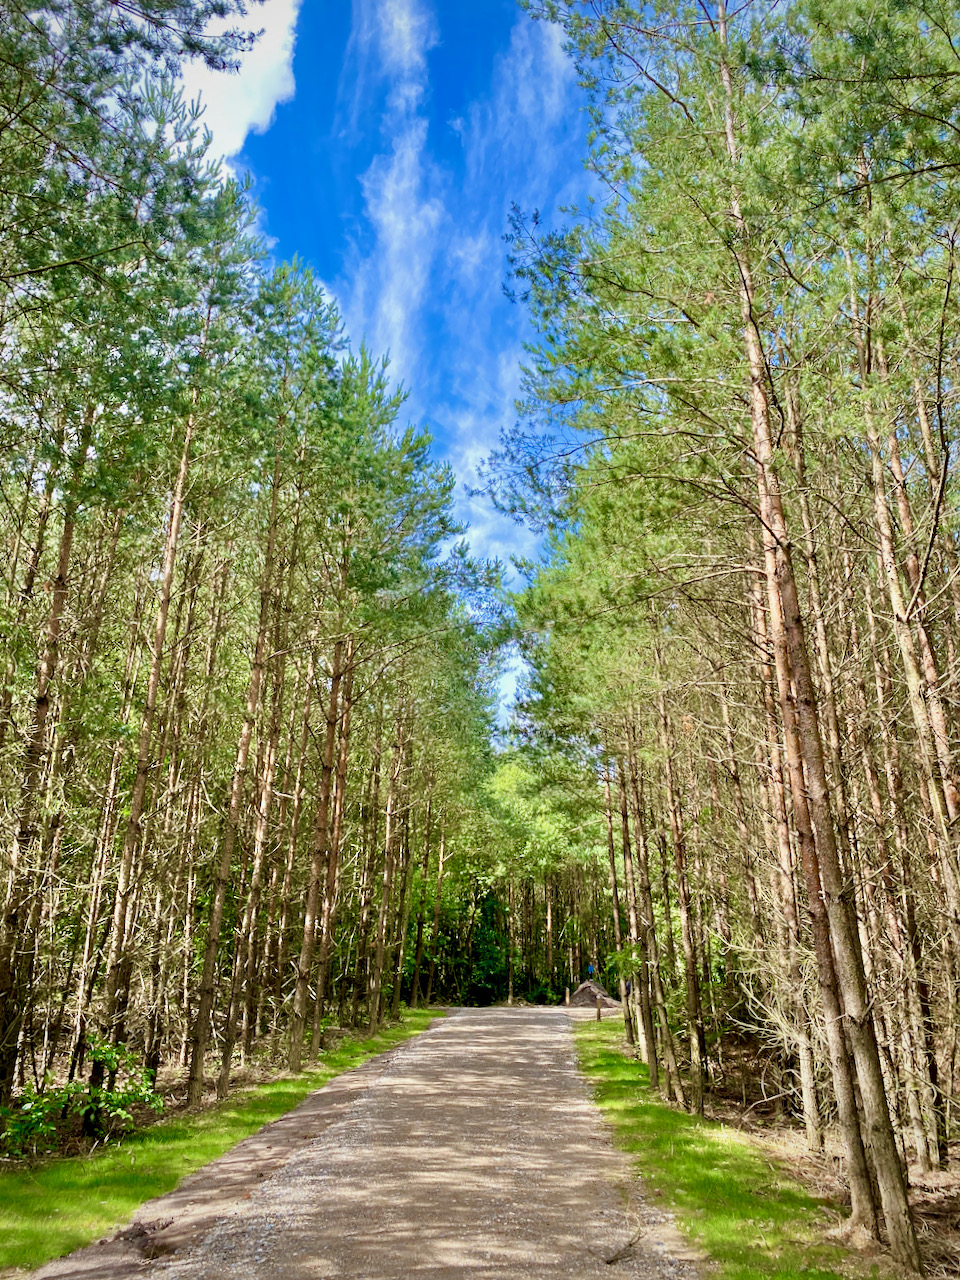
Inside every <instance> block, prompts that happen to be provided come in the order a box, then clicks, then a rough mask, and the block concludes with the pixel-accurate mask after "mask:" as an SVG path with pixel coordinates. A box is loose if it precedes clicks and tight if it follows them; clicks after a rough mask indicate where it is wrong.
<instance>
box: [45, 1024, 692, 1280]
mask: <svg viewBox="0 0 960 1280" xmlns="http://www.w3.org/2000/svg"><path fill="white" fill-rule="evenodd" d="M382 1061H383V1067H382V1069H381V1070H379V1071H377V1072H367V1073H366V1074H365V1075H364V1076H361V1073H362V1072H363V1069H362V1068H361V1069H360V1071H359V1072H356V1073H350V1074H351V1075H354V1076H356V1077H358V1079H357V1080H356V1081H355V1082H354V1083H355V1085H360V1086H361V1087H354V1088H353V1090H352V1092H351V1093H347V1094H344V1105H343V1106H342V1107H341V1108H340V1110H339V1111H338V1112H337V1114H336V1115H335V1117H334V1118H333V1119H332V1122H330V1123H329V1124H328V1125H327V1126H326V1128H324V1129H323V1131H322V1132H321V1133H320V1134H319V1136H318V1137H315V1138H313V1139H312V1141H309V1142H307V1143H306V1144H303V1145H301V1146H300V1147H299V1149H297V1150H294V1152H293V1154H292V1155H291V1156H290V1158H289V1159H287V1160H286V1162H285V1163H283V1164H282V1165H280V1166H279V1167H274V1168H273V1169H272V1171H271V1172H269V1173H268V1174H267V1176H265V1177H263V1178H262V1179H260V1180H259V1181H258V1180H256V1176H255V1175H254V1176H253V1177H252V1178H251V1180H250V1186H249V1190H247V1191H245V1192H243V1193H242V1199H240V1200H239V1201H237V1202H236V1204H235V1207H234V1208H233V1209H232V1211H230V1212H228V1213H226V1214H225V1215H223V1216H221V1217H220V1218H219V1219H217V1220H216V1221H215V1223H214V1225H213V1226H212V1227H211V1228H210V1229H208V1230H205V1231H204V1233H203V1235H202V1237H200V1238H198V1239H194V1240H193V1241H192V1242H190V1243H187V1244H186V1245H185V1247H184V1248H182V1249H178V1250H177V1252H176V1253H175V1254H173V1255H172V1256H169V1257H160V1258H156V1259H155V1260H154V1261H144V1260H141V1261H140V1262H139V1265H138V1267H137V1274H138V1275H141V1276H147V1277H149V1280H248V1278H249V1277H257V1280H318V1278H319V1277H338V1278H340V1277H342V1278H344V1280H346V1278H349V1280H361V1278H362V1280H400V1277H408V1276H411V1277H416V1278H417V1280H454V1278H460V1277H464V1278H466V1277H469V1278H470V1280H505V1278H507V1277H510V1278H511V1280H514V1278H515V1280H573V1278H574V1277H575V1278H576V1280H593V1278H597V1280H599V1277H606V1278H608V1280H609V1278H611V1277H616V1276H620V1277H637V1278H638V1280H666V1278H667V1277H669V1278H670V1280H697V1278H698V1277H699V1276H700V1274H701V1273H702V1272H703V1270H704V1267H703V1263H702V1261H701V1260H700V1259H699V1258H698V1257H697V1255H696V1254H695V1252H694V1251H693V1250H691V1249H690V1247H689V1246H688V1245H687V1244H686V1243H685V1242H684V1241H683V1239H682V1238H681V1237H680V1235H679V1234H678V1233H677V1231H676V1230H675V1229H674V1227H673V1225H672V1222H671V1219H670V1215H669V1214H668V1213H666V1212H664V1211H663V1210H662V1209H660V1208H657V1207H655V1206H652V1205H650V1204H648V1203H647V1202H646V1201H645V1200H644V1198H643V1195H642V1192H641V1189H640V1186H639V1183H638V1182H637V1180H636V1179H635V1178H634V1177H633V1176H632V1175H631V1172H630V1169H629V1165H628V1162H627V1160H626V1158H625V1157H624V1156H623V1155H622V1154H621V1153H620V1152H618V1151H616V1150H615V1149H614V1147H613V1144H612V1142H611V1139H610V1133H609V1130H608V1128H607V1126H606V1124H605V1123H604V1121H603V1119H602V1117H601V1115H600V1112H599V1110H598V1108H597V1107H596V1105H595V1104H594V1103H593V1102H592V1100H591V1098H590V1096H589V1093H588V1090H587V1087H586V1085H585V1083H584V1081H583V1080H582V1078H581V1077H580V1076H579V1074H578V1072H577V1069H576V1060H575V1056H574V1049H573V1042H572V1036H571V1033H570V1020H569V1018H568V1016H567V1015H566V1014H565V1013H564V1012H563V1010H555V1009H540V1008H530V1007H521V1008H498V1009H484V1010H480V1009H465V1010H460V1011H459V1012H457V1013H456V1014H454V1015H453V1016H452V1017H449V1018H446V1019H444V1020H442V1021H440V1022H437V1023H434V1025H433V1026H432V1027H431V1028H430V1029H429V1030H428V1031H426V1032H425V1033H424V1034H423V1035H421V1036H418V1037H417V1038H416V1039H414V1040H410V1041H408V1042H407V1043H405V1044H404V1045H402V1046H401V1047H400V1048H399V1049H397V1050H394V1051H393V1052H392V1053H391V1054H389V1055H387V1056H386V1057H385V1059H384V1060H382ZM368 1065H369V1064H368ZM336 1084H337V1082H336V1081H335V1082H332V1085H328V1086H327V1088H328V1089H330V1088H332V1087H333V1086H335V1085H336ZM343 1087H344V1086H341V1089H343ZM324 1092H325V1091H324V1090H321V1091H320V1095H322V1094H323V1093H324ZM320 1095H317V1097H320ZM201 1172H202V1171H201ZM195 1177H196V1175H195ZM155 1203H160V1202H155ZM84 1252H87V1251H84ZM76 1256H77V1257H78V1258H79V1257H80V1256H81V1255H76ZM45 1270H46V1269H45ZM49 1274H51V1275H54V1274H56V1275H58V1276H63V1277H67V1276H70V1275H76V1276H78V1277H79V1276H81V1275H82V1276H91V1277H93V1276H96V1277H97V1280H100V1277H103V1278H104V1280H113V1273H111V1272H109V1271H105V1270H100V1269H98V1270H96V1271H93V1270H88V1269H83V1270H79V1269H78V1270H76V1271H75V1272H72V1271H71V1270H70V1269H69V1267H67V1268H66V1269H63V1263H61V1264H60V1265H59V1269H57V1270H56V1271H55V1272H54V1271H52V1270H51V1272H50V1273H49ZM117 1274H118V1275H119V1274H120V1273H119V1272H118V1273H117ZM123 1274H127V1273H126V1272H124V1273H123Z"/></svg>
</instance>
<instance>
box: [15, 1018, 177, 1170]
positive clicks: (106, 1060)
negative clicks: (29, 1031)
mask: <svg viewBox="0 0 960 1280" xmlns="http://www.w3.org/2000/svg"><path fill="white" fill-rule="evenodd" d="M88 1056H89V1058H90V1061H91V1062H94V1063H98V1064H100V1065H101V1066H102V1067H103V1068H104V1070H105V1071H106V1072H107V1074H108V1081H109V1083H108V1084H107V1086H106V1087H104V1086H102V1085H96V1084H87V1083H85V1082H83V1081H81V1080H72V1081H70V1083H68V1084H64V1085H60V1086H56V1085H54V1084H53V1083H52V1082H51V1081H47V1082H46V1083H45V1086H44V1088H43V1089H39V1090H38V1089H37V1088H35V1086H34V1085H33V1084H28V1085H27V1086H26V1088H25V1089H24V1090H23V1092H22V1093H21V1094H20V1095H19V1096H18V1097H16V1098H14V1099H13V1100H12V1103H11V1105H10V1106H7V1107H0V1152H2V1154H3V1155H5V1156H10V1157H13V1158H14V1159H23V1158H25V1157H28V1156H29V1157H37V1156H39V1155H42V1154H44V1153H45V1152H49V1151H53V1150H55V1149H56V1147H57V1144H58V1141H59V1139H60V1137H61V1136H62V1133H63V1131H64V1129H65V1128H69V1126H70V1124H71V1122H72V1121H76V1120H79V1121H81V1122H82V1123H83V1126H84V1130H85V1131H86V1132H87V1133H91V1134H95V1135H96V1137H97V1138H98V1139H102V1140H107V1141H110V1140H116V1141H119V1140H121V1139H122V1138H123V1137H124V1136H125V1135H127V1134H129V1133H131V1132H133V1130H134V1128H135V1127H136V1118H135V1114H134V1110H133V1108H135V1107H148V1108H150V1109H151V1110H153V1111H161V1110H162V1109H163V1099H162V1098H161V1097H160V1095H159V1094H158V1093H157V1092H156V1091H155V1090H154V1088H153V1083H152V1080H151V1077H150V1073H149V1072H148V1071H147V1070H146V1069H145V1068H144V1067H143V1066H142V1065H141V1064H140V1062H139V1061H138V1059H137V1056H136V1054H134V1053H133V1052H132V1050H130V1049H128V1048H127V1047H126V1046H125V1045H115V1044H109V1043H107V1042H106V1041H104V1040H101V1039H99V1038H96V1037H94V1038H92V1039H91V1042H90V1045H89V1050H88Z"/></svg>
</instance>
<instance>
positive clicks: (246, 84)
mask: <svg viewBox="0 0 960 1280" xmlns="http://www.w3.org/2000/svg"><path fill="white" fill-rule="evenodd" d="M299 10H300V0H265V3H264V4H263V6H262V7H258V8H256V9H255V10H254V14H253V16H254V18H255V19H256V20H257V22H258V23H260V24H261V25H262V26H263V35H262V36H261V37H260V39H259V40H258V41H257V43H256V45H255V46H254V48H253V49H251V51H250V52H249V53H248V54H246V55H245V56H244V59H243V65H242V66H241V68H240V70H239V71H238V72H235V73H233V74H227V73H225V72H222V71H219V72H217V71H210V70H208V69H207V68H206V67H205V66H203V64H202V63H190V64H188V65H187V66H186V67H185V69H184V73H183V90H184V96H185V97H186V98H187V100H188V101H193V100H194V99H196V98H198V97H199V98H200V100H201V101H202V102H203V104H204V114H203V123H204V124H205V125H206V126H207V128H208V129H209V130H210V132H211V133H212V135H213V143H212V146H211V153H212V154H213V155H214V156H223V157H224V158H229V157H230V156H235V155H237V153H238V152H239V151H241V150H242V148H243V144H244V142H245V141H246V137H247V134H248V133H250V131H251V130H252V131H253V132H255V133H263V132H264V131H265V130H266V129H268V128H269V127H270V123H271V121H272V120H273V117H274V113H275V112H276V109H277V106H278V105H279V104H280V103H281V102H289V101H290V99H291V98H292V97H293V95H294V91H295V89H296V85H295V84H294V79H293V49H294V44H295V41H296V26H297V16H298V14H299Z"/></svg>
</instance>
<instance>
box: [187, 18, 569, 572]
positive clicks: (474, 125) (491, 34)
mask: <svg viewBox="0 0 960 1280" xmlns="http://www.w3.org/2000/svg"><path fill="white" fill-rule="evenodd" d="M250 21H251V25H254V24H255V25H257V26H261V25H262V26H263V27H264V29H265V32H264V36H263V38H262V39H261V41H260V43H259V45H258V47H257V48H256V49H255V50H254V51H253V52H252V53H250V54H248V55H247V58H246V60H245V62H244V65H243V68H242V69H241V71H240V73H239V74H238V75H233V76H223V75H220V76H216V75H213V74H212V73H208V72H206V71H205V70H204V69H203V68H195V67H191V68H189V69H188V71H187V74H186V76H185V80H186V87H187V91H188V93H189V94H190V96H195V95H198V94H199V95H200V96H201V98H202V100H203V101H204V102H205V104H206V114H205V119H206V120H207V123H208V125H209V127H210V129H211V131H212V133H213V147H214V151H215V152H217V153H219V154H223V155H224V156H226V157H228V158H229V163H230V165H231V167H232V168H233V169H234V170H235V171H237V172H244V171H249V173H250V174H251V176H252V178H253V181H254V187H255V190H256V193H257V197H258V200H259V202H260V204H261V206H262V210H263V214H262V227H263V230H264V232H265V233H266V235H267V236H268V237H270V240H271V242H272V244H273V252H274V253H275V255H276V256H277V258H278V259H284V258H291V257H293V256H294V255H298V256H299V257H300V258H302V259H303V260H305V261H306V262H307V263H309V264H310V265H311V266H312V267H313V268H314V270H315V271H316V273H317V275H318V276H319V277H320V279H321V280H323V282H324V284H325V285H326V287H327V289H328V291H329V292H330V293H331V294H332V295H333V296H334V297H336V299H337V301H338V303H339V305H340V308H341V311H342V313H343V315H344V319H345V321H346V326H347V331H348V333H349V336H350V338H351V341H352V342H353V344H354V345H355V346H356V345H358V344H359V342H360V341H361V340H363V339H365V340H366V342H367V344H368V345H369V346H370V348H371V349H372V350H373V351H374V352H375V353H377V354H382V353H383V352H386V351H389V353H390V357H391V372H392V374H393V376H394V377H395V378H396V380H397V381H398V382H402V383H403V384H404V386H405V387H406V388H407V389H408V391H409V400H408V401H407V405H406V414H407V416H408V417H409V419H410V420H411V421H413V422H415V423H417V424H423V425H426V426H427V427H428V428H429V429H430V431H431V434H432V435H433V436H434V438H435V441H436V443H435V452H436V454H437V456H439V457H441V458H444V459H446V460H448V461H449V462H450V463H451V464H452V466H453V468H454V470H455V472H456V474H457V477H458V480H459V482H460V488H459V497H458V505H459V514H460V516H461V517H462V518H463V519H464V520H466V521H468V522H469V524H470V534H469V537H470V542H471V545H472V546H473V548H474V550H475V552H476V553H477V554H480V555H485V556H499V557H500V558H501V559H504V560H507V559H508V558H509V556H510V555H511V554H522V555H528V554H531V552H533V551H534V549H535V544H534V541H533V539H532V538H531V536H530V535H529V534H528V533H527V532H526V531H525V530H523V529H519V528H518V527H517V526H516V525H514V524H513V522H512V521H510V520H507V519H504V518H503V517H500V516H498V515H497V514H496V512H494V511H493V509H492V507H491V505H490V504H489V502H488V501H487V500H485V499H482V498H471V497H469V496H468V494H467V492H466V489H467V487H469V486H471V485H472V484H474V483H475V482H476V478H477V477H476V467H477V464H478V463H479V462H480V460H481V459H482V458H483V457H484V456H485V455H486V454H487V453H489V451H490V449H491V448H493V447H494V446H495V444H496V441H497V436H498V432H499V430H500V427H501V426H502V425H504V424H506V423H510V422H512V421H513V419H514V417H515V413H514V409H513V401H514V399H515V397H516V395H517V392H518V387H519V379H520V363H521V360H522V354H523V353H522V343H523V341H524V339H525V338H528V337H529V336H530V327H529V320H528V317H527V315H526V313H525V311H524V309H523V307H522V306H516V305H514V304H512V303H510V302H509V301H508V300H507V299H506V298H505V297H504V295H503V289H502V285H503V283H504V281H505V279H506V270H507V268H506V246H505V244H504V243H503V235H504V232H505V231H506V230H507V225H508V217H509V211H510V206H511V204H512V203H516V204H518V205H520V206H521V207H522V208H524V209H525V210H527V211H532V210H533V209H539V210H540V211H541V213H542V214H544V215H545V216H546V218H547V220H548V221H551V220H562V215H561V214H559V213H558V210H559V208H560V206H563V205H570V204H578V203H583V202H584V201H585V199H586V194H587V191H588V178H587V176H586V174H585V171H584V167H583V160H582V158H583V155H584V153H585V149H586V133H587V129H588V120H587V117H586V114H585V112H584V111H583V105H584V96H583V94H582V92H581V90H580V89H579V88H578V86H577V83H576V76H575V74H574V71H573V68H572V66H571V64H570V62H569V60H568V58H567V57H566V55H565V54H564V53H563V51H562V49H561V45H560V37H559V33H558V32H557V30H556V29H555V28H553V27H552V26H550V25H548V24H545V23H539V22H534V21H533V20H532V19H531V18H530V17H528V16H527V15H526V14H525V13H524V12H523V11H522V10H521V9H520V8H519V6H518V5H517V4H516V3H515V0H352V3H350V2H348V0H302V3H298V0H267V2H266V3H265V4H264V5H263V6H254V7H253V11H252V13H251V15H250Z"/></svg>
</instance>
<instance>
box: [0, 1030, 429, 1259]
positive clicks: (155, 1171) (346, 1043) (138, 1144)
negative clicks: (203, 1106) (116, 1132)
mask: <svg viewBox="0 0 960 1280" xmlns="http://www.w3.org/2000/svg"><path fill="white" fill-rule="evenodd" d="M435 1017H437V1014H436V1012H430V1011H427V1010H422V1009H418V1010H410V1011H408V1012H407V1013H406V1014H405V1015H404V1018H403V1022H402V1023H401V1024H399V1025H395V1026H390V1027H385V1028H384V1029H383V1030H382V1031H380V1032H379V1033H378V1034H377V1035H375V1036H372V1037H370V1038H368V1039H365V1040H358V1039H355V1038H353V1037H348V1038H346V1039H345V1040H343V1041H342V1042H341V1043H340V1044H339V1045H338V1046H337V1048H335V1049H331V1050H329V1051H328V1052H326V1053H324V1054H323V1057H322V1059H321V1060H320V1062H319V1064H318V1065H317V1066H316V1067H314V1068H311V1069H310V1070H308V1071H305V1072H303V1073H302V1074H301V1075H298V1076H283V1077H281V1078H279V1079H276V1080H272V1081H270V1082H268V1083H267V1084H262V1085H258V1086H257V1087H256V1088H254V1089H251V1090H249V1091H244V1092H241V1093H237V1094H236V1095H234V1096H232V1097H230V1098H227V1099H226V1100H225V1101H224V1102H222V1103H218V1104H216V1105H215V1106H213V1107H211V1108H210V1109H209V1110H207V1111H203V1112H200V1113H197V1114H186V1115H182V1116H178V1117H175V1118H171V1119H170V1120H161V1121H159V1122H158V1123H156V1124H154V1125H151V1126H150V1127H149V1128H147V1129H144V1130H143V1131H141V1132H139V1133H135V1134H134V1135H132V1136H131V1137H128V1138H127V1139H126V1141H125V1142H123V1144H122V1145H119V1144H113V1145H108V1146H105V1147H103V1148H101V1149H99V1150H97V1151H94V1152H92V1153H91V1154H90V1155H86V1156H74V1157H68V1158H62V1157H61V1158H54V1159H50V1160H44V1161H41V1162H40V1163H38V1164H36V1165H33V1166H31V1167H23V1166H18V1167H14V1168H10V1169H0V1270H6V1269H8V1268H15V1267H39V1266H40V1265H41V1264H42V1263H44V1262H47V1261H49V1260H50V1259H51V1258H57V1257H60V1256H61V1255H62V1254H64V1253H69V1252H71V1250H73V1249H78V1248H80V1247H81V1246H82V1245H85V1244H89V1243H90V1242H91V1241H92V1240H97V1239H99V1238H100V1237H101V1236H103V1235H106V1234H108V1233H110V1232H111V1231H112V1230H114V1229H116V1228H117V1227H119V1226H121V1225H122V1224H123V1223H125V1222H126V1221H128V1220H129V1218H130V1217H131V1215H132V1214H133V1213H134V1212H135V1210H136V1209H137V1208H138V1207H139V1206H140V1205H141V1204H143V1202H144V1201H145V1200H152V1199H153V1198H154V1197H155V1196H160V1195H163V1194H165V1193H166V1192H167V1191H172V1190H173V1188H174V1187H175V1186H176V1185H177V1183H178V1182H180V1180H181V1179H182V1178H184V1177H185V1176H186V1175H187V1174H188V1173H193V1171H194V1170H195V1169H199V1168H200V1167H201V1166H202V1165H205V1164H207V1163H209V1161H211V1160H215V1159H216V1158H217V1157H218V1156H221V1155H223V1153H224V1152H225V1151H229V1150H230V1148H231V1147H232V1146H235V1145H236V1143H238V1142H240V1141H241V1139H243V1138H246V1137H248V1136H249V1135H250V1134H251V1133H255V1132H256V1131H257V1130H258V1129H259V1128H261V1127H262V1126H263V1125H265V1124H268V1123H269V1122H270V1121H271V1120H276V1119H278V1118H279V1117H280V1116H282V1115H284V1114H285V1113H286V1112H287V1111H290V1110H291V1109H292V1108H293V1107H295V1106H297V1104H298V1103H300V1102H302V1101H303V1099H304V1098H305V1097H306V1096H307V1095H308V1094H309V1093H312V1092H313V1091H314V1090H315V1089H319V1088H320V1087H321V1086H322V1085H324V1084H326V1083H327V1081H328V1080H331V1079H332V1078H333V1077H334V1076H337V1075H340V1074H342V1072H344V1071H348V1070H349V1069H350V1068H351V1067H356V1066H358V1065H359V1064H360V1063H361V1062H363V1061H365V1060H366V1059H367V1058H370V1057H373V1056H374V1055H375V1054H378V1053H382V1052H383V1051H384V1050H385V1049H389V1048H391V1047H392V1046H393V1045H395V1044H399V1043H400V1042H401V1041H402V1040H406V1039H409V1037H411V1036H414V1035H417V1034H419V1032H421V1031H423V1030H424V1029H425V1028H426V1027H427V1026H428V1025H429V1024H430V1022H431V1021H432V1020H433V1019H434V1018H435Z"/></svg>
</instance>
